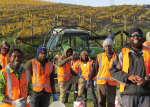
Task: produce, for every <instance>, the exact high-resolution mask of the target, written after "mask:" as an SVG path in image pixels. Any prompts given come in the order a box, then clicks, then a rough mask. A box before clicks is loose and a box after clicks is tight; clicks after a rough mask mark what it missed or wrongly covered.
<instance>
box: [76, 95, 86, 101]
mask: <svg viewBox="0 0 150 107" xmlns="http://www.w3.org/2000/svg"><path fill="white" fill-rule="evenodd" d="M87 100H88V99H87V98H83V97H81V96H80V97H77V98H76V101H87Z"/></svg>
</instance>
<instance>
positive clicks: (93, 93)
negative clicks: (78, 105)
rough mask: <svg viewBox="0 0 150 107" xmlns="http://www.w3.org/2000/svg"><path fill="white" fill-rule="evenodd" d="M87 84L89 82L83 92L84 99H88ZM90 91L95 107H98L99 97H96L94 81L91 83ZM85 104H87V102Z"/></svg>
mask: <svg viewBox="0 0 150 107" xmlns="http://www.w3.org/2000/svg"><path fill="white" fill-rule="evenodd" d="M86 84H87V81H86V82H85V87H84V90H83V97H84V98H87V89H86ZM89 91H90V95H91V98H92V101H93V105H94V107H98V106H97V105H98V102H97V97H96V95H95V92H94V81H90V88H89ZM85 104H86V101H85Z"/></svg>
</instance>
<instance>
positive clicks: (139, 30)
mask: <svg viewBox="0 0 150 107" xmlns="http://www.w3.org/2000/svg"><path fill="white" fill-rule="evenodd" d="M134 32H139V34H141V35H142V37H143V32H142V30H141V29H140V28H138V27H134V28H132V29H130V31H129V37H131V35H132V34H133V33H134Z"/></svg>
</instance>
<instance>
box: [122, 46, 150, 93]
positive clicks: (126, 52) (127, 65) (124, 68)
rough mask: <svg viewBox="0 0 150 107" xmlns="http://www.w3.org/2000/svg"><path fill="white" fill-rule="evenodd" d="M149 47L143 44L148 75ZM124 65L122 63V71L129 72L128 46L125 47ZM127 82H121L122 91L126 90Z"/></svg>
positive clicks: (149, 64)
mask: <svg viewBox="0 0 150 107" xmlns="http://www.w3.org/2000/svg"><path fill="white" fill-rule="evenodd" d="M149 51H150V49H149V48H146V47H145V46H143V57H144V62H145V69H146V76H148V75H149V73H150V55H149ZM122 52H123V65H122V71H123V72H125V73H128V69H129V49H128V48H123V49H122ZM125 86H126V83H123V82H120V92H124V89H125Z"/></svg>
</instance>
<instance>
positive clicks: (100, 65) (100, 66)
mask: <svg viewBox="0 0 150 107" xmlns="http://www.w3.org/2000/svg"><path fill="white" fill-rule="evenodd" d="M101 60H102V53H101V54H100V56H99V68H100V73H99V75H98V77H97V78H96V79H98V80H101V78H100V75H101V71H102V64H101V62H102V61H101Z"/></svg>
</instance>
